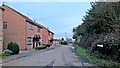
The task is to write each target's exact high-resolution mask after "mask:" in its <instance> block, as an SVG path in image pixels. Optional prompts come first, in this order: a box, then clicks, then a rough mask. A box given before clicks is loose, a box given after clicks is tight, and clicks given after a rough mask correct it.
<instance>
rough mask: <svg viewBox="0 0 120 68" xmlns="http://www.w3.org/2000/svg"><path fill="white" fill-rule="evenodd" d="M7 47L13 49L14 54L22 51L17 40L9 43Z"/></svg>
mask: <svg viewBox="0 0 120 68" xmlns="http://www.w3.org/2000/svg"><path fill="white" fill-rule="evenodd" d="M7 49H9V50H11V51H12V54H18V53H19V51H20V48H19V45H18V44H17V43H15V42H10V43H8V47H7Z"/></svg>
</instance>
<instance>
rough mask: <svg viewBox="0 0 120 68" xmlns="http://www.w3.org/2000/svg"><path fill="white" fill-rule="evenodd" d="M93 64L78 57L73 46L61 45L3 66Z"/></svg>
mask: <svg viewBox="0 0 120 68" xmlns="http://www.w3.org/2000/svg"><path fill="white" fill-rule="evenodd" d="M86 65H87V66H92V65H91V64H88V63H85V62H83V61H82V60H80V59H78V57H77V56H76V54H75V53H73V52H72V51H71V46H67V45H61V46H60V47H56V48H55V49H51V50H48V51H37V52H35V53H34V54H32V55H31V56H27V57H24V58H20V59H17V60H14V61H10V62H8V63H4V64H3V66H86Z"/></svg>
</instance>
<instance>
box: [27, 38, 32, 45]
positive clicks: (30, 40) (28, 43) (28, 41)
mask: <svg viewBox="0 0 120 68" xmlns="http://www.w3.org/2000/svg"><path fill="white" fill-rule="evenodd" d="M31 44H32V38H31V37H27V45H31Z"/></svg>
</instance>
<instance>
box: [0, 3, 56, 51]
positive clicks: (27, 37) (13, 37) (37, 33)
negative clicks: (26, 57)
mask: <svg viewBox="0 0 120 68" xmlns="http://www.w3.org/2000/svg"><path fill="white" fill-rule="evenodd" d="M1 7H2V8H4V9H5V11H4V12H3V48H4V49H6V48H7V45H8V43H9V42H11V41H13V42H16V43H17V44H18V45H19V47H20V49H21V50H28V49H33V48H35V47H36V46H38V45H41V44H49V43H48V41H49V31H50V30H48V29H46V27H44V26H43V25H40V24H38V23H37V22H35V21H32V20H31V19H30V18H28V17H27V16H25V15H23V14H21V13H19V12H18V11H16V10H14V9H12V8H11V7H9V6H7V5H2V6H1ZM51 33H52V32H51ZM53 36H54V33H52V36H51V38H53Z"/></svg>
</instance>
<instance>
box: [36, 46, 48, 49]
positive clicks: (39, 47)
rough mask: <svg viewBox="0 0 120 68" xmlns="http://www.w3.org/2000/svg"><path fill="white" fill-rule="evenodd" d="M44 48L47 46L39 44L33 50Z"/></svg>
mask: <svg viewBox="0 0 120 68" xmlns="http://www.w3.org/2000/svg"><path fill="white" fill-rule="evenodd" d="M45 48H47V46H45V45H40V46H37V47H36V48H35V50H41V49H45Z"/></svg>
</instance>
